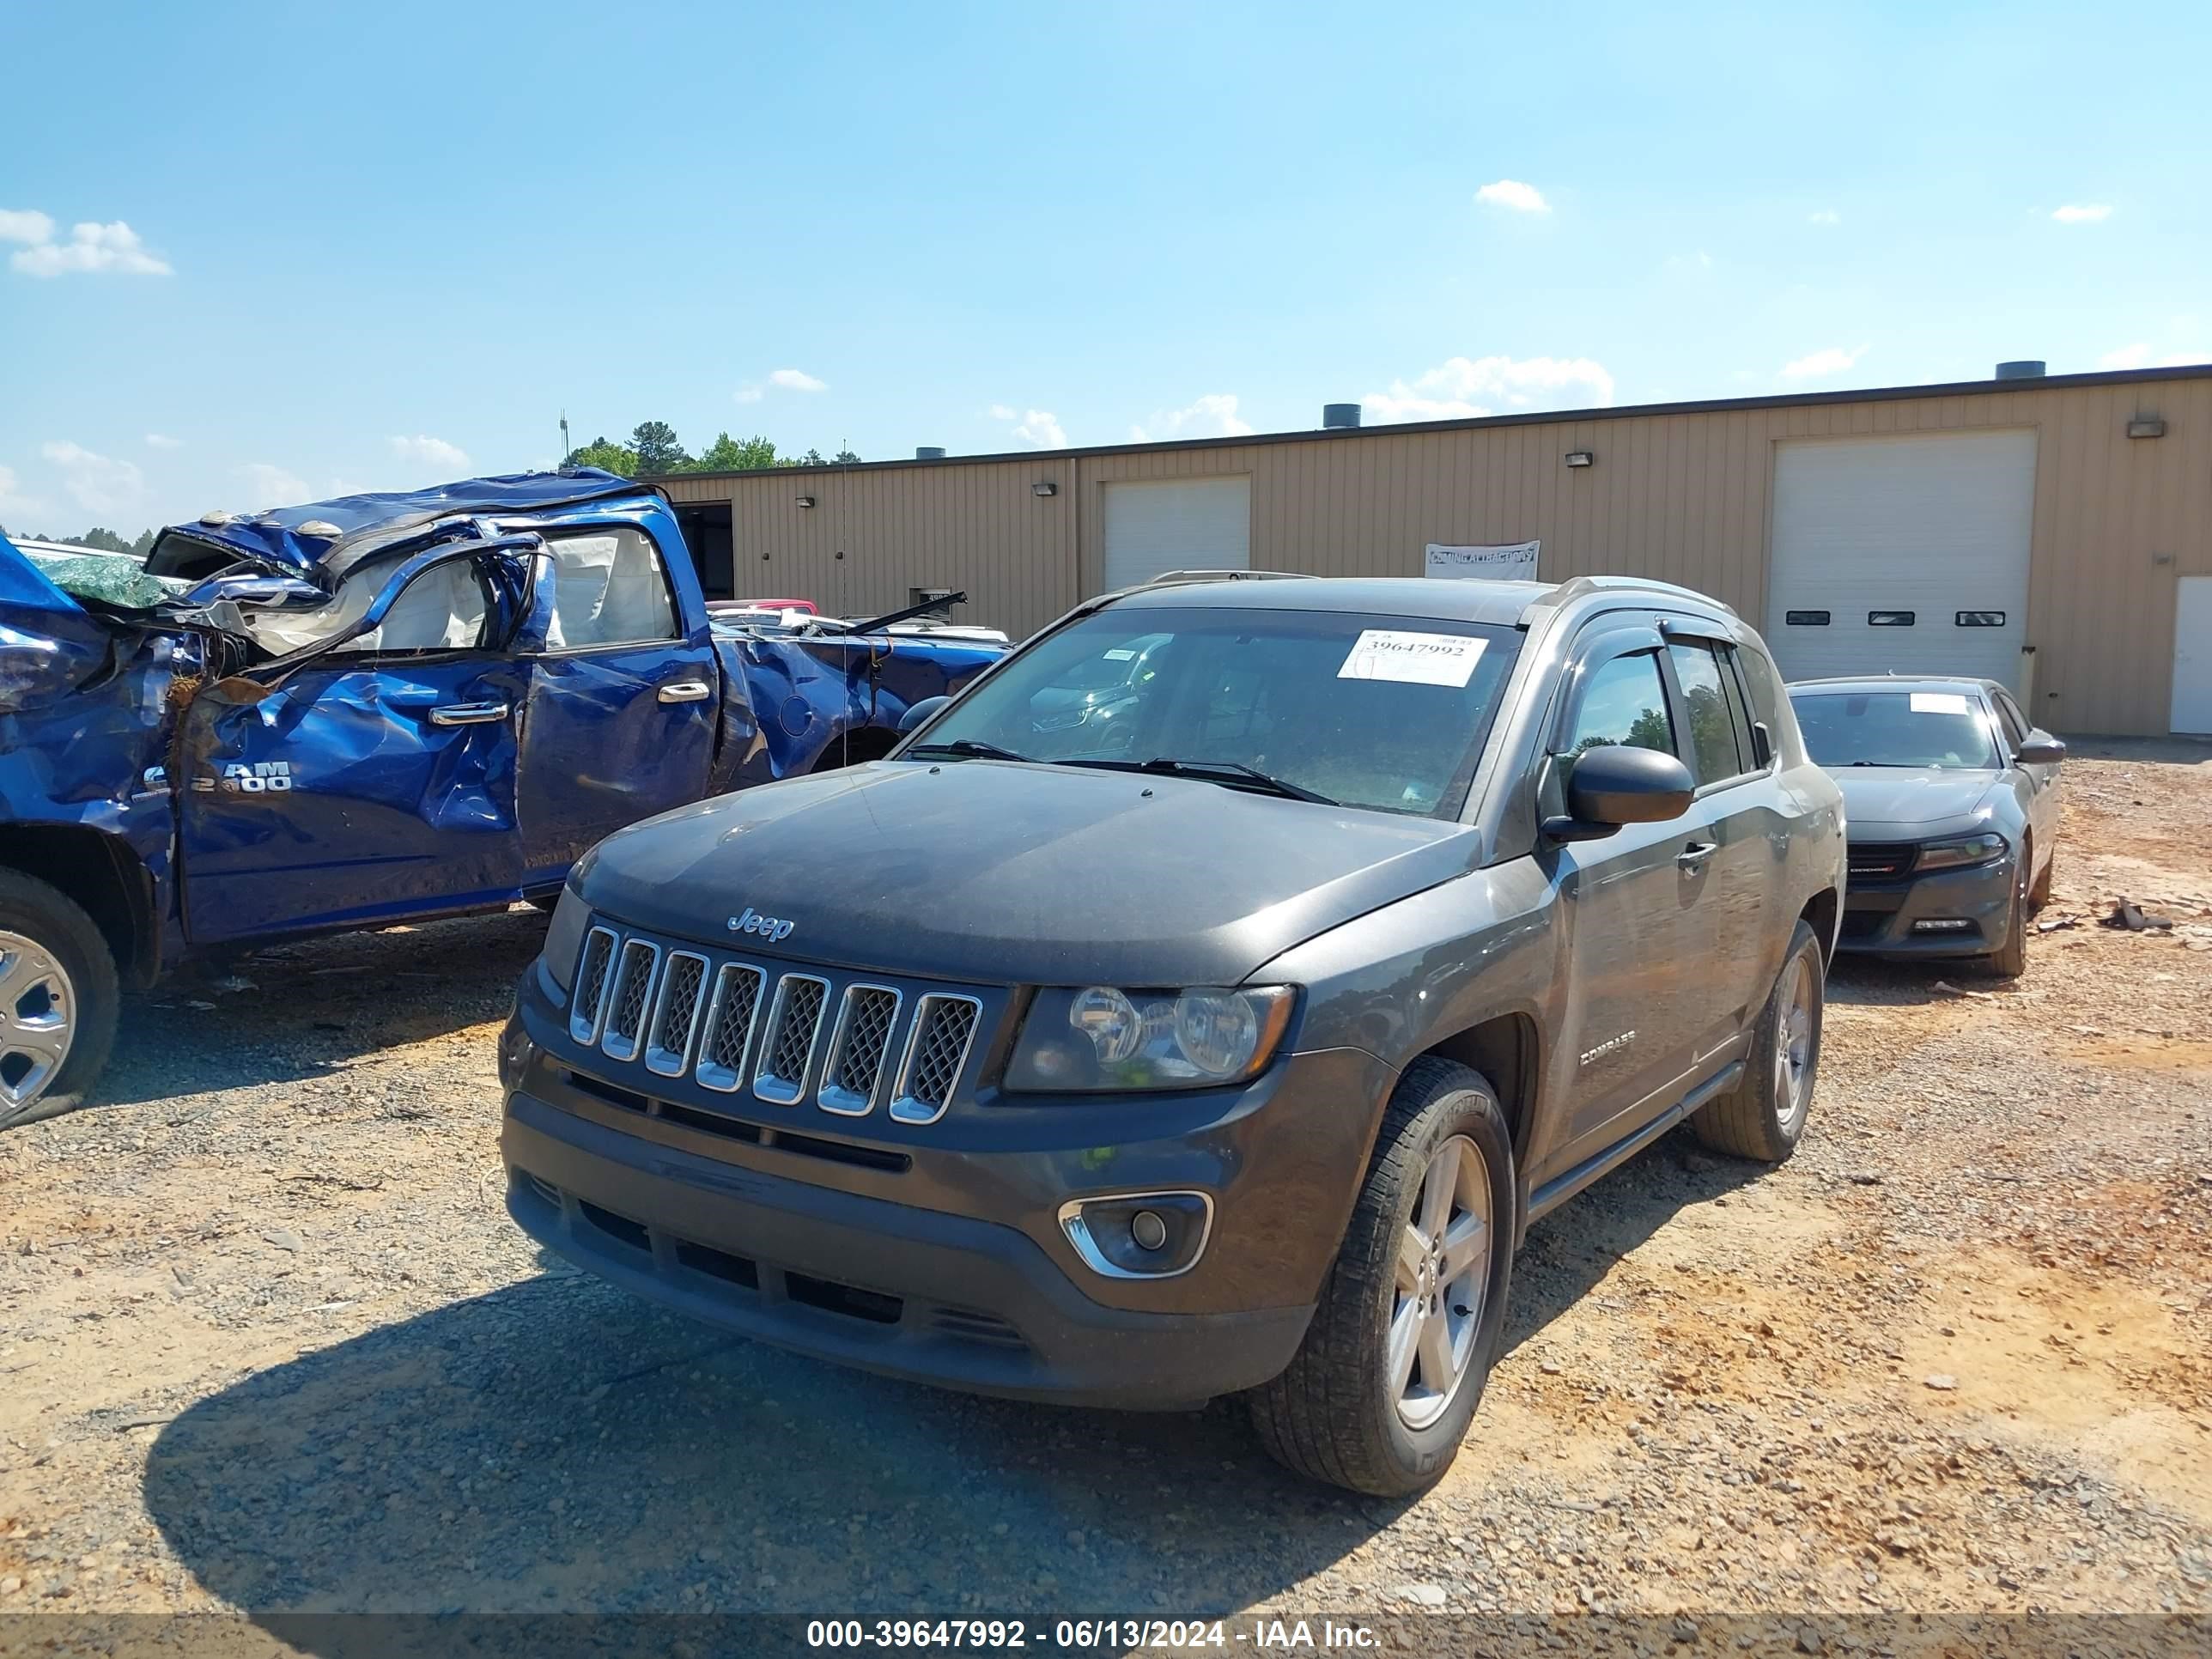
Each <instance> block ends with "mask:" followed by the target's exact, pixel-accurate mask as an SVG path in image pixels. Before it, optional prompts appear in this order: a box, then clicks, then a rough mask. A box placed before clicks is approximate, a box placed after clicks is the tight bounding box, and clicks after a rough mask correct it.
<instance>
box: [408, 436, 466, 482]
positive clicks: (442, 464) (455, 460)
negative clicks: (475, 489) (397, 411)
mask: <svg viewBox="0 0 2212 1659" xmlns="http://www.w3.org/2000/svg"><path fill="white" fill-rule="evenodd" d="M392 453H393V454H395V455H397V456H398V457H399V459H401V460H403V461H411V462H414V463H415V464H416V465H421V466H432V467H437V468H439V469H441V471H447V472H451V473H454V474H459V473H460V472H463V471H466V470H467V467H468V465H469V453H468V451H466V450H465V449H461V448H459V447H456V446H454V445H453V444H449V443H447V441H445V440H444V439H443V438H427V437H423V436H422V435H419V434H418V435H416V436H415V437H412V438H394V439H392Z"/></svg>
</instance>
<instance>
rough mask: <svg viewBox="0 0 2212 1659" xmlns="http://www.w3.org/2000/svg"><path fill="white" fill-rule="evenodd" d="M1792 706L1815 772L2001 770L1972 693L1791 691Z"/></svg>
mask: <svg viewBox="0 0 2212 1659" xmlns="http://www.w3.org/2000/svg"><path fill="white" fill-rule="evenodd" d="M1790 706H1791V707H1792V708H1795V709H1796V711H1797V724H1798V726H1799V727H1800V728H1802V730H1803V732H1804V733H1805V748H1806V750H1807V752H1808V753H1809V754H1810V755H1811V756H1812V757H1813V759H1814V763H1815V764H1817V765H1820V766H1831V767H1833V766H1943V767H1956V768H1960V769H1964V770H1969V771H1989V770H1990V769H1994V768H1995V767H1996V765H1997V763H1998V762H1997V757H1996V744H1995V743H1994V742H1993V741H1992V739H1991V738H1990V721H1989V715H1988V714H1987V712H1986V711H1985V710H1984V708H1983V706H1982V700H1981V697H1980V696H1979V695H1978V694H1977V693H1972V692H1966V691H1793V692H1791V693H1790Z"/></svg>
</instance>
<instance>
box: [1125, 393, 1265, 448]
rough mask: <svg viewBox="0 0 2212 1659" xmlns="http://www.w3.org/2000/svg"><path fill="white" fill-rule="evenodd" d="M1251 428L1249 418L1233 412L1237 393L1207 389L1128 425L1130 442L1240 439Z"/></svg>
mask: <svg viewBox="0 0 2212 1659" xmlns="http://www.w3.org/2000/svg"><path fill="white" fill-rule="evenodd" d="M1251 430H1252V423H1251V422H1249V421H1246V420H1241V419H1239V418H1238V417H1237V394H1236V393H1235V392H1207V393H1206V395H1205V396H1204V397H1202V398H1198V399H1197V400H1196V401H1194V402H1193V403H1189V404H1185V405H1184V406H1183V407H1182V408H1181V409H1170V410H1159V411H1157V412H1155V413H1154V414H1153V416H1152V419H1151V420H1150V421H1148V422H1146V423H1145V424H1144V425H1142V426H1133V427H1131V428H1129V438H1130V441H1132V442H1133V443H1140V444H1143V443H1152V442H1156V441H1165V440H1167V439H1170V438H1241V437H1243V436H1244V435H1246V434H1247V433H1249V432H1250V431H1251Z"/></svg>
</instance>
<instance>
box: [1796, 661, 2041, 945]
mask: <svg viewBox="0 0 2212 1659" xmlns="http://www.w3.org/2000/svg"><path fill="white" fill-rule="evenodd" d="M1790 703H1791V705H1792V706H1793V707H1794V708H1796V712H1797V723H1798V725H1799V726H1801V727H1802V728H1803V730H1804V733H1805V747H1806V749H1807V750H1808V752H1810V754H1811V755H1812V757H1813V758H1814V760H1815V761H1816V762H1818V763H1820V765H1821V766H1823V767H1825V768H1826V769H1827V771H1828V772H1829V774H1830V775H1832V777H1834V779H1835V780H1836V781H1837V783H1838V785H1839V786H1841V787H1842V789H1843V792H1844V813H1845V817H1846V821H1847V823H1848V825H1849V830H1848V833H1849V836H1850V882H1849V887H1848V890H1847V891H1846V893H1845V896H1844V919H1843V928H1842V933H1841V937H1840V938H1839V939H1838V940H1837V947H1838V949H1839V950H1845V951H1870V952H1874V953H1876V954H1880V955H1885V956H1930V957H1974V958H1977V959H1978V961H1979V962H1980V963H1983V965H1984V966H1986V967H1987V968H1988V969H1990V971H1991V972H1992V973H1995V974H1997V975H2002V976H2003V977H2005V978H2012V977H2014V976H2015V975H2019V974H2020V973H2021V972H2022V971H2024V970H2025V969H2026V968H2027V918H2028V915H2029V914H2030V913H2031V912H2032V911H2033V909H2034V908H2035V907H2036V906H2038V905H2039V904H2041V903H2042V902H2044V901H2045V899H2046V898H2048V897H2049V896H2050V893H2051V854H2052V853H2053V851H2054V849H2055V848H2056V847H2057V838H2058V763H2059V762H2060V761H2062V760H2063V759H2064V758H2065V756H2066V745H2065V744H2063V743H2061V742H2059V740H2058V739H2057V738H2054V737H2052V736H2051V733H2049V732H2045V731H2041V730H2039V729H2038V728H2036V727H2035V726H2031V725H2030V724H2029V722H2028V720H2027V716H2026V715H2025V714H2022V713H2021V708H2020V705H2019V703H2017V702H2015V701H2014V699H2013V696H2012V694H2011V693H2010V692H2009V691H2008V690H2005V688H2004V687H2003V686H2002V685H1999V684H1997V683H1996V681H1994V680H1969V679H1902V678H1891V677H1882V678H1867V679H1837V680H1802V681H1800V682H1798V683H1797V684H1795V685H1792V686H1791V687H1790Z"/></svg>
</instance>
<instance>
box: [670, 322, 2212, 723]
mask: <svg viewBox="0 0 2212 1659" xmlns="http://www.w3.org/2000/svg"><path fill="white" fill-rule="evenodd" d="M1571 457H1572V458H1573V459H1572V460H1571V459H1570V458H1571ZM659 483H662V484H663V485H664V486H665V488H666V489H667V490H668V493H669V495H671V497H672V498H673V499H674V501H676V502H677V503H678V512H679V515H680V516H681V517H682V518H683V520H684V527H685V531H686V534H687V535H688V536H689V537H690V539H691V542H692V545H693V550H694V555H695V556H696V557H697V558H698V559H699V560H700V562H701V565H702V573H703V574H705V576H706V578H707V580H708V586H709V591H710V592H723V593H727V592H732V591H734V592H736V593H737V594H738V595H739V596H745V597H762V598H767V597H776V598H783V597H791V596H802V597H805V598H810V599H814V600H816V601H817V603H819V604H820V605H822V606H823V608H824V609H825V610H827V611H834V612H836V613H837V614H841V615H845V616H860V615H863V614H866V613H870V612H876V611H885V610H890V609H891V608H893V607H896V606H897V605H903V604H906V603H908V601H909V599H912V598H914V597H915V595H916V592H917V591H918V590H925V589H930V588H958V589H965V590H966V592H968V594H969V604H968V605H967V607H966V609H965V610H964V611H963V612H962V613H961V620H963V621H972V622H978V623H990V624H992V625H994V626H998V627H1001V628H1004V629H1007V630H1008V631H1009V632H1011V633H1013V634H1015V635H1017V636H1018V635H1022V634H1024V633H1026V632H1028V631H1029V630H1030V629H1036V628H1037V627H1039V626H1041V625H1042V624H1043V623H1047V622H1049V621H1050V620H1052V618H1054V617H1056V616H1058V615H1060V613H1061V612H1062V611H1066V609H1067V608H1068V607H1069V606H1070V605H1073V604H1074V603H1075V602H1076V601H1077V600H1078V599H1080V598H1082V597H1084V596H1085V595H1087V594H1091V593H1095V592H1103V591H1104V590H1105V589H1107V588H1108V587H1109V586H1120V585H1123V584H1125V583H1127V581H1130V580H1142V579H1143V578H1144V577H1145V576H1146V575H1148V574H1154V573H1157V572H1158V571H1160V570H1164V569H1170V568H1185V567H1195V568H1235V567H1249V568H1255V569H1273V570H1296V571H1307V572H1312V573H1315V574H1323V575H1352V574H1358V575H1407V576H1413V575H1419V574H1423V571H1424V568H1425V554H1426V550H1427V548H1428V547H1429V545H1430V544H1446V545H1470V544H1475V545H1497V544H1513V543H1525V542H1537V543H1539V544H1541V548H1540V553H1539V567H1538V573H1537V574H1539V575H1540V576H1541V578H1543V579H1544V580H1564V579H1565V578H1566V577H1569V576H1575V575H1584V574H1602V573H1607V572H1620V573H1631V574H1641V575H1650V576H1656V577H1660V578H1662V579H1664V580H1668V581H1674V582H1681V583H1684V584H1686V585H1688V586H1692V587H1698V588H1702V589H1704V590H1705V591H1706V592H1711V593H1714V594H1717V595H1718V596H1719V597H1721V598H1722V599H1726V600H1727V601H1728V602H1729V604H1731V605H1734V606H1735V608H1736V609H1737V610H1738V611H1740V612H1741V613H1742V614H1743V615H1744V616H1746V617H1748V618H1751V619H1752V620H1753V622H1754V623H1756V624H1757V625H1758V626H1759V628H1760V629H1762V631H1764V632H1765V634H1766V635H1767V637H1768V639H1769V640H1770V641H1771V643H1772V644H1773V646H1774V647H1775V649H1776V652H1777V653H1778V656H1779V658H1780V659H1781V663H1782V666H1783V668H1784V671H1785V672H1786V673H1789V674H1790V675H1792V676H1793V677H1801V678H1802V677H1803V676H1806V675H1808V674H1812V673H1818V672H1831V671H1846V670H1851V671H1868V670H1880V669H1883V668H1887V667H1898V668H1901V669H1912V670H1917V671H1953V672H1967V671H1974V672H1979V671H1987V672H1990V673H1993V674H1995V675H1996V676H1997V677H1998V678H2003V679H2006V680H2007V681H2008V682H2010V683H2011V684H2013V685H2014V686H2015V690H2020V691H2021V693H2022V694H2023V695H2024V696H2027V698H2029V700H2030V701H2032V702H2033V704H2034V706H2035V710H2036V713H2037V716H2038V718H2039V720H2042V722H2043V723H2044V724H2045V725H2046V726H2051V727H2052V728H2054V729H2056V730H2060V731H2068V732H2113V733H2130V734H2138V735H2142V734H2156V733H2163V732H2168V731H2187V732H2207V731H2212V365H2208V366H2203V367H2192V368H2173V369H2144V370H2136V371H2129V372H2123V373H2114V374H2075V375H2065V376H2052V377H2048V378H2031V379H1997V380H1987V381H1969V382H1965V383H1960V384H1955V385H1948V386H1898V387H1891V388H1885V389H1881V390H1875V391H1863V392H1830V393H1820V394H1815V395H1812V396H1805V397H1796V398H1735V399H1729V400H1725V401H1717V402H1709V403H1695V404H1668V405H1651V406H1646V407H1642V408H1622V409H1605V410H1582V411H1577V412H1572V413H1563V414H1534V415H1515V416H1498V417H1494V418H1489V419H1480V420H1465V421H1445V422H1427V423H1424V424H1419V425H1401V426H1383V427H1364V428H1361V427H1352V428H1322V429H1320V430H1316V431H1309V432H1291V433H1269V434H1262V435H1255V436H1251V437H1244V438H1229V439H1208V440H1200V441H1194V442H1182V443H1163V444H1129V445H1115V446H1110V447H1101V448H1092V449H1061V450H1044V451H1036V452H1028V453H1021V454H1016V455H987V456H976V457H972V458H971V457H966V456H957V457H952V458H950V459H915V460H912V461H881V462H873V463H867V464H863V465H857V466H848V467H836V466H830V467H803V468H790V469H779V470H777V471H771V472H740V473H691V474H684V475H678V476H674V477H667V478H664V479H661V480H659Z"/></svg>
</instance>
